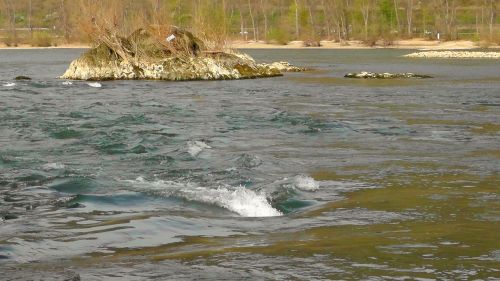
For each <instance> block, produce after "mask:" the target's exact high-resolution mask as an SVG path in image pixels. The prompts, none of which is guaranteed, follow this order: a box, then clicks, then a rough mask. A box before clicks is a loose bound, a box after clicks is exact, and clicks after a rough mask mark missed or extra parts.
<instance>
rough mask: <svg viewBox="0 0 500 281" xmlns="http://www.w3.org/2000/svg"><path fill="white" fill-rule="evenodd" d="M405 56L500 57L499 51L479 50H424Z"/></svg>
mask: <svg viewBox="0 0 500 281" xmlns="http://www.w3.org/2000/svg"><path fill="white" fill-rule="evenodd" d="M404 57H407V58H446V59H468V58H478V59H500V52H479V51H474V52H471V51H425V52H416V53H411V54H408V55H404Z"/></svg>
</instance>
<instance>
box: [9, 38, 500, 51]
mask: <svg viewBox="0 0 500 281" xmlns="http://www.w3.org/2000/svg"><path fill="white" fill-rule="evenodd" d="M229 46H230V47H231V48H234V49H418V50H470V49H484V48H485V47H484V46H482V45H481V44H478V43H477V42H473V41H468V40H457V41H437V40H426V39H420V38H416V39H408V40H396V41H394V42H393V43H392V44H391V45H388V46H379V45H376V46H367V45H365V44H363V42H361V41H354V40H353V41H347V42H344V43H338V42H333V41H321V46H320V47H305V46H304V42H303V41H291V42H289V43H288V44H287V45H279V44H269V43H266V42H264V41H233V42H231V43H230V44H229ZM86 48H90V45H86V44H61V45H58V46H52V47H33V46H31V45H19V46H18V47H8V46H6V45H4V44H1V43H0V49H4V50H22V49H86ZM488 48H489V49H500V46H498V45H490V46H488Z"/></svg>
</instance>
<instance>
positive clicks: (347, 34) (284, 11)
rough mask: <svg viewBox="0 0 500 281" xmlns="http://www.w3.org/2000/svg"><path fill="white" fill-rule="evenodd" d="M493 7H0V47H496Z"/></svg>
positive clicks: (315, 1)
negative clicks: (427, 41)
mask: <svg viewBox="0 0 500 281" xmlns="http://www.w3.org/2000/svg"><path fill="white" fill-rule="evenodd" d="M498 5H499V3H498V0H0V28H1V31H0V40H1V41H3V42H4V43H5V44H7V45H10V46H15V45H17V44H20V43H26V44H32V45H35V46H49V45H57V44H61V43H86V42H90V41H92V40H93V39H94V38H93V37H94V34H95V33H96V27H99V28H101V29H116V30H119V32H120V33H123V34H127V33H130V32H131V31H133V30H134V29H136V28H138V27H140V26H144V25H175V26H178V27H182V28H187V29H189V30H191V31H193V32H194V33H196V34H198V35H200V36H206V37H210V38H212V39H214V38H216V40H215V41H224V40H235V39H240V40H263V41H266V42H273V43H279V44H286V43H287V42H289V41H291V40H304V41H306V42H308V43H309V44H311V45H314V44H317V42H318V41H319V40H335V41H341V42H342V41H344V40H352V39H357V40H363V41H364V42H366V44H368V45H371V44H374V42H376V41H377V40H379V41H382V42H384V44H391V42H392V40H394V39H399V38H412V37H428V38H433V39H436V38H437V36H438V33H439V37H440V39H442V40H456V39H468V40H484V41H489V42H499V41H500V23H499V19H498V17H497V8H498Z"/></svg>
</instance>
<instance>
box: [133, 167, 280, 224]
mask: <svg viewBox="0 0 500 281" xmlns="http://www.w3.org/2000/svg"><path fill="white" fill-rule="evenodd" d="M129 182H130V181H129ZM131 182H133V183H135V184H141V185H147V186H148V189H147V190H143V192H148V193H154V194H157V195H160V196H165V197H172V196H175V197H180V198H184V199H186V200H189V201H196V202H202V203H207V204H213V205H217V206H219V207H222V208H225V209H227V210H230V211H232V212H234V213H237V214H238V215H240V216H242V217H276V216H281V215H283V214H282V213H281V212H280V211H278V210H276V209H275V208H273V207H272V206H271V204H269V202H268V201H267V198H266V196H265V194H264V193H257V192H255V191H253V190H250V189H247V188H245V187H242V186H239V187H232V188H226V187H218V188H216V189H211V188H207V187H195V186H193V185H191V184H187V183H178V182H173V181H163V180H158V181H153V182H149V181H146V180H144V179H143V178H142V177H139V178H137V179H136V180H135V181H131Z"/></svg>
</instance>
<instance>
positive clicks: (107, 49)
mask: <svg viewBox="0 0 500 281" xmlns="http://www.w3.org/2000/svg"><path fill="white" fill-rule="evenodd" d="M175 32H176V33H174V34H175V35H176V36H174V35H172V38H176V39H173V41H172V42H173V43H172V44H171V45H170V43H168V44H169V45H165V44H167V43H164V42H159V41H157V40H156V39H155V38H154V37H153V36H152V35H151V33H150V32H148V31H147V30H144V29H140V30H138V31H136V32H134V33H133V34H132V35H131V36H130V37H128V38H120V40H121V41H120V44H119V46H118V47H117V46H115V45H112V46H110V44H104V43H101V44H100V45H99V46H97V47H95V48H93V49H90V50H89V51H87V52H86V53H84V54H83V55H82V56H81V57H80V58H78V59H76V60H74V61H73V62H72V63H71V64H70V66H69V68H68V69H67V70H66V72H65V73H64V74H63V75H62V76H61V78H63V79H74V80H95V81H100V80H128V79H152V80H171V81H179V80H225V79H248V78H263V77H273V76H281V75H282V73H283V72H295V71H303V70H305V69H303V68H299V67H295V66H292V65H290V64H289V63H287V62H277V63H272V64H260V63H257V62H255V60H254V59H253V58H251V57H250V56H248V55H246V54H242V53H238V52H235V51H231V50H227V51H224V52H220V51H219V52H213V51H207V50H204V48H203V42H201V41H200V40H199V39H198V38H196V37H194V36H193V35H192V34H191V33H189V32H186V31H179V30H176V31H175ZM175 44H177V45H175ZM117 50H118V51H117Z"/></svg>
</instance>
